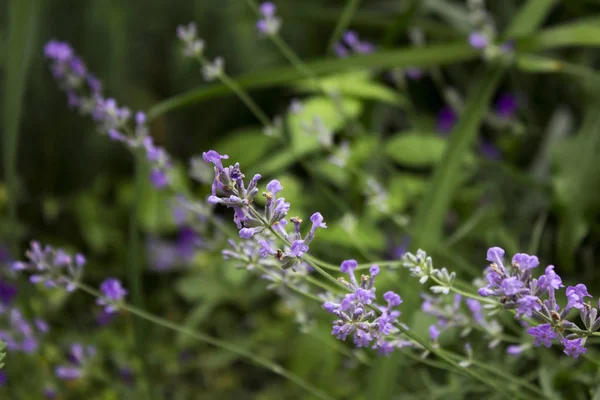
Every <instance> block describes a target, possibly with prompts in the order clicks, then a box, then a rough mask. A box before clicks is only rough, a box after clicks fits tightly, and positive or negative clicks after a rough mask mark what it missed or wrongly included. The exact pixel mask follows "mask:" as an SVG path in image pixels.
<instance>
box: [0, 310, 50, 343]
mask: <svg viewBox="0 0 600 400" xmlns="http://www.w3.org/2000/svg"><path fill="white" fill-rule="evenodd" d="M0 321H1V322H2V323H1V324H0V339H2V340H3V341H4V342H5V343H6V347H7V349H8V351H11V352H12V351H22V352H24V353H29V354H31V353H34V352H35V351H36V350H37V349H38V347H39V341H40V338H41V337H42V336H43V335H44V334H46V333H47V332H48V331H49V330H50V329H49V327H48V324H47V323H46V322H45V321H44V320H42V319H39V318H36V319H35V320H34V321H33V323H31V322H29V321H27V320H26V319H25V318H24V317H23V315H22V314H21V312H20V311H19V310H18V309H17V308H16V307H13V308H11V309H10V310H7V311H5V312H2V313H0Z"/></svg>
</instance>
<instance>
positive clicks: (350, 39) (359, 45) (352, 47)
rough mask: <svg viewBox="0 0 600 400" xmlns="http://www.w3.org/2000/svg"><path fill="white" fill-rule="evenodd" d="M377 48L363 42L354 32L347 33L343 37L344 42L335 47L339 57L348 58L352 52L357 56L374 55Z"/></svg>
mask: <svg viewBox="0 0 600 400" xmlns="http://www.w3.org/2000/svg"><path fill="white" fill-rule="evenodd" d="M374 50H375V47H374V46H373V45H372V44H371V43H369V42H367V41H361V40H360V39H359V37H358V34H357V33H356V32H353V31H347V32H345V33H344V35H343V36H342V42H341V43H336V44H335V45H334V51H335V53H336V55H338V56H339V57H346V56H348V55H349V54H350V51H352V52H354V53H356V54H368V53H372V52H373V51H374Z"/></svg>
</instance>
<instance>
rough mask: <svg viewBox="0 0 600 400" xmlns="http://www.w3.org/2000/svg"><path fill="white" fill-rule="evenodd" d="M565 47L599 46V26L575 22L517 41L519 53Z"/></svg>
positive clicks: (591, 23) (588, 22)
mask: <svg viewBox="0 0 600 400" xmlns="http://www.w3.org/2000/svg"><path fill="white" fill-rule="evenodd" d="M566 46H581V47H597V46H600V24H598V22H597V21H596V23H593V22H590V21H585V20H584V21H577V22H573V23H570V24H566V25H562V26H558V27H555V28H550V29H546V30H544V31H542V32H540V33H539V34H537V35H535V36H532V37H528V38H523V39H521V40H517V49H518V50H519V51H540V50H546V49H551V48H552V49H554V48H559V47H566Z"/></svg>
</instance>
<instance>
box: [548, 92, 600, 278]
mask: <svg viewBox="0 0 600 400" xmlns="http://www.w3.org/2000/svg"><path fill="white" fill-rule="evenodd" d="M597 107H598V104H597V103H592V104H591V105H590V107H589V108H588V110H587V113H586V115H585V118H584V123H583V126H582V128H581V131H580V132H579V134H578V135H577V136H575V137H570V138H568V139H565V140H562V141H560V142H557V143H555V144H554V149H553V150H554V151H553V156H554V157H553V159H554V166H555V171H556V173H555V175H554V176H553V179H552V184H553V189H554V192H555V196H556V203H557V206H558V207H557V208H558V212H559V218H560V222H561V223H560V227H559V242H558V256H559V260H560V261H561V265H562V267H563V268H569V269H570V268H572V267H574V262H573V259H574V254H575V250H576V249H577V247H578V246H579V244H580V243H581V241H582V240H583V238H584V237H585V236H586V234H587V232H588V230H589V224H590V221H591V220H593V218H594V216H595V215H597V213H598V211H597V210H598V205H600V162H599V161H598V157H597V155H598V152H599V151H600V117H599V116H598V114H597Z"/></svg>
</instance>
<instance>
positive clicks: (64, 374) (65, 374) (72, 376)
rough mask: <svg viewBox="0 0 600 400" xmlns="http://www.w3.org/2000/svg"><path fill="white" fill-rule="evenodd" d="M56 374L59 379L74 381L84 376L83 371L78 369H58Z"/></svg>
mask: <svg viewBox="0 0 600 400" xmlns="http://www.w3.org/2000/svg"><path fill="white" fill-rule="evenodd" d="M54 373H55V375H56V377H57V378H58V379H62V380H65V381H73V380H76V379H79V378H81V377H82V376H83V370H82V369H81V368H77V367H64V366H60V367H56V369H55V370H54Z"/></svg>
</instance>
